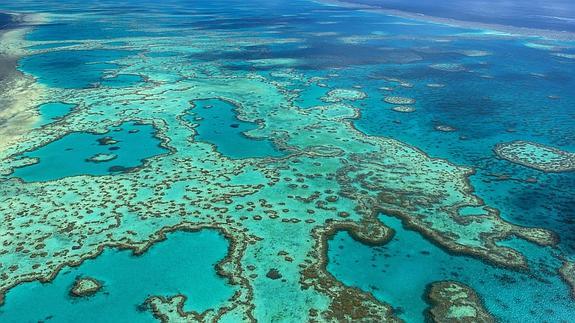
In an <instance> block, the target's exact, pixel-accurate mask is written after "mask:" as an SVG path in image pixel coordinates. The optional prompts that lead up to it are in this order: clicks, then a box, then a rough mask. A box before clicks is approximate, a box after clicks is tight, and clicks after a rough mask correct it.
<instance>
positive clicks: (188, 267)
mask: <svg viewBox="0 0 575 323" xmlns="http://www.w3.org/2000/svg"><path fill="white" fill-rule="evenodd" d="M227 248H228V242H227V240H226V239H225V238H224V237H223V236H222V235H220V234H219V233H217V232H215V231H211V230H202V231H199V232H185V231H178V232H174V233H169V234H168V235H167V240H165V241H162V242H158V243H156V244H154V245H153V246H152V247H151V248H150V249H149V250H147V251H146V252H145V253H144V254H142V255H139V256H134V255H133V253H132V251H130V250H117V249H106V250H104V252H103V253H102V254H101V255H99V256H98V257H97V258H95V259H89V260H86V261H84V262H83V263H82V264H81V265H80V266H78V267H72V268H70V267H65V268H64V269H62V271H61V272H60V273H59V274H58V276H57V277H56V278H55V279H54V280H53V281H52V282H50V283H45V284H42V283H39V282H32V283H24V284H21V285H19V286H17V287H15V288H14V289H12V290H11V291H10V292H9V293H8V294H7V295H6V300H5V301H6V302H5V304H4V305H3V306H2V307H0V321H2V322H14V323H16V322H19V323H20V322H40V321H47V322H78V321H87V322H154V321H155V320H154V319H153V317H152V314H151V313H150V312H149V311H146V310H139V309H138V308H139V307H141V305H142V304H143V303H144V302H145V301H146V299H147V298H148V297H150V296H164V297H172V296H176V295H178V294H180V293H182V294H184V295H186V296H187V297H188V299H187V301H186V303H185V304H184V310H185V311H192V310H193V311H197V312H203V311H205V310H207V309H210V308H216V307H219V306H221V305H222V304H223V303H224V302H225V301H226V300H228V299H229V298H230V297H232V295H233V292H234V289H233V288H232V287H231V286H229V285H228V284H227V283H226V280H225V279H224V278H222V277H219V276H218V275H217V274H216V270H215V268H214V266H215V264H216V263H217V262H219V261H221V260H222V259H223V258H224V257H225V255H226V253H227ZM77 277H91V278H94V279H96V280H98V281H100V282H102V284H103V287H102V289H101V290H100V291H99V292H98V293H96V294H95V295H93V296H90V297H86V298H74V297H71V296H70V295H69V292H70V288H71V287H72V285H73V283H74V281H75V279H76V278H77ZM144 309H145V307H144Z"/></svg>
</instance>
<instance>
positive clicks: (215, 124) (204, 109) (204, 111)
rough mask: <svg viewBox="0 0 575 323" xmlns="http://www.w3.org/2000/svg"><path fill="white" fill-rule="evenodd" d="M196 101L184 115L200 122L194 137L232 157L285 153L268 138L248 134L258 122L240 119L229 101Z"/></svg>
mask: <svg viewBox="0 0 575 323" xmlns="http://www.w3.org/2000/svg"><path fill="white" fill-rule="evenodd" d="M193 104H194V105H195V106H194V108H193V109H192V110H190V112H189V114H188V116H186V118H185V119H186V120H187V121H188V122H190V123H194V124H195V123H197V124H198V126H197V127H196V128H195V130H196V131H197V133H198V134H197V135H196V136H195V140H197V141H205V142H208V143H210V144H213V145H215V147H217V148H216V149H217V150H218V151H219V152H220V153H222V154H223V155H225V156H227V157H229V158H233V159H240V158H251V157H278V156H281V155H282V154H281V153H280V152H279V151H278V150H277V149H276V148H275V147H274V146H273V144H272V143H271V142H270V141H269V140H265V139H258V138H252V137H247V136H246V134H245V132H248V131H250V130H254V129H257V127H258V126H257V124H255V123H253V122H246V121H243V120H240V119H238V118H237V114H236V112H235V106H234V105H233V104H231V103H230V102H226V101H223V100H219V99H209V100H197V101H194V102H193ZM198 118H199V119H198Z"/></svg>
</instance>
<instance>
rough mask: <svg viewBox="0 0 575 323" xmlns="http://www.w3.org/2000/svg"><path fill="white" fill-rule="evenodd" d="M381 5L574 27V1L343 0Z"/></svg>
mask: <svg viewBox="0 0 575 323" xmlns="http://www.w3.org/2000/svg"><path fill="white" fill-rule="evenodd" d="M344 1H345V2H351V3H359V4H367V5H370V6H375V7H380V8H384V9H394V10H402V11H406V12H411V13H421V14H425V15H429V16H436V17H442V18H451V19H457V20H464V21H473V22H481V23H488V24H500V25H509V26H515V27H528V28H538V29H551V30H557V31H564V30H566V31H570V32H574V31H575V2H573V1H571V0H552V1H544V0H537V1H529V0H514V1H490V0H455V1H454V0H412V1H405V0H344Z"/></svg>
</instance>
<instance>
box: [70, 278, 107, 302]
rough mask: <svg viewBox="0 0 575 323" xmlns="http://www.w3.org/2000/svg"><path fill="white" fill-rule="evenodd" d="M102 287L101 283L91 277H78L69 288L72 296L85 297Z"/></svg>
mask: <svg viewBox="0 0 575 323" xmlns="http://www.w3.org/2000/svg"><path fill="white" fill-rule="evenodd" d="M100 289H102V283H101V282H99V281H98V280H96V279H94V278H91V277H78V278H77V279H76V281H75V282H74V286H72V289H70V295H72V296H74V297H87V296H92V295H94V294H96V293H97V292H98V291H100Z"/></svg>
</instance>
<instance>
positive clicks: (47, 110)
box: [37, 102, 75, 126]
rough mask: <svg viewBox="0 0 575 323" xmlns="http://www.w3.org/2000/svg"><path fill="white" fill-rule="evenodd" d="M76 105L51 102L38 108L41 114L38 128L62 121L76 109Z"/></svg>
mask: <svg viewBox="0 0 575 323" xmlns="http://www.w3.org/2000/svg"><path fill="white" fill-rule="evenodd" d="M74 107H75V105H74V104H69V103H62V102H51V103H44V104H42V105H40V106H39V107H38V111H39V113H40V121H39V122H38V124H37V126H43V125H46V124H49V123H52V122H54V121H57V120H59V119H62V118H63V117H64V116H66V115H67V114H68V113H70V112H72V110H73V109H74Z"/></svg>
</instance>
